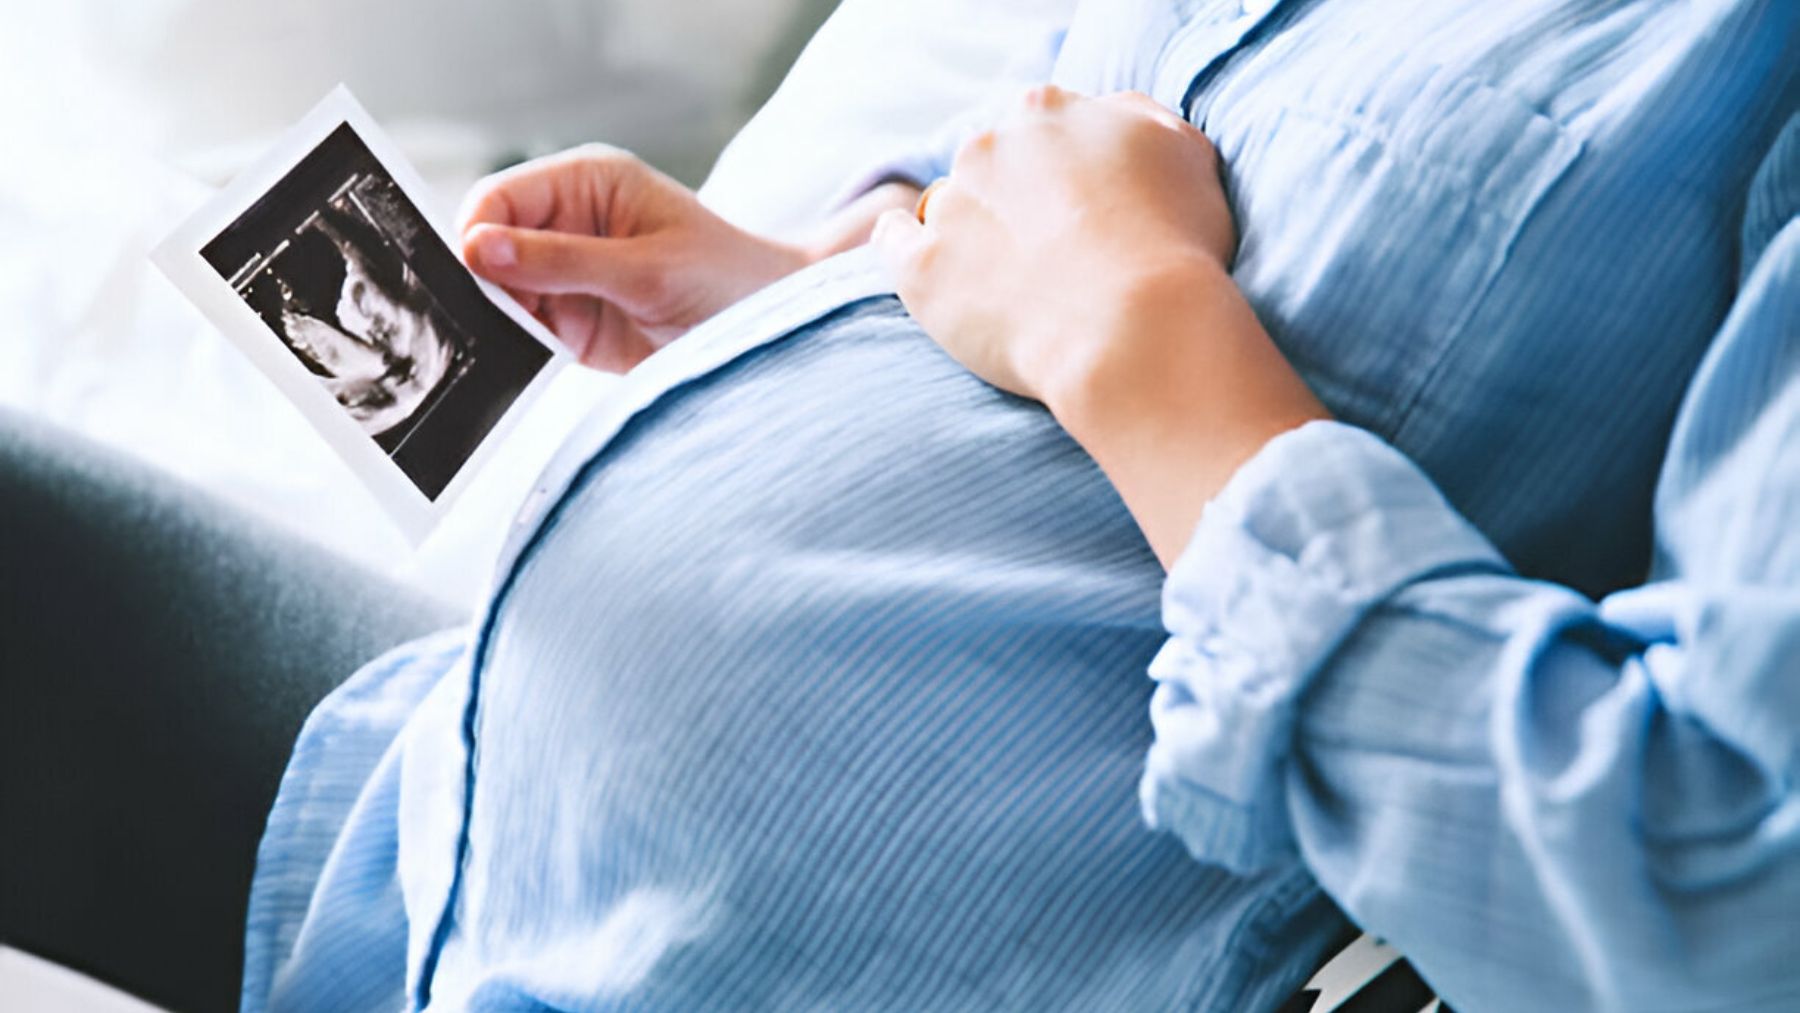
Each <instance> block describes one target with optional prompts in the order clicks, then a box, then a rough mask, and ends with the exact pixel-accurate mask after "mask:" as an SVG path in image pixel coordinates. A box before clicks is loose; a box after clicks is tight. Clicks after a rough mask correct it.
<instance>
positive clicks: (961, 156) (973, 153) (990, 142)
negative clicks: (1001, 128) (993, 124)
mask: <svg viewBox="0 0 1800 1013" xmlns="http://www.w3.org/2000/svg"><path fill="white" fill-rule="evenodd" d="M995 136H996V135H995V133H994V131H992V130H983V131H981V132H980V133H978V134H975V135H974V136H972V137H970V138H968V139H967V140H965V141H963V142H962V144H961V145H960V146H959V147H958V148H957V149H956V157H955V158H953V159H952V160H951V162H950V172H951V174H953V175H962V174H966V173H967V172H968V171H969V170H971V169H973V168H974V167H975V166H977V165H980V164H982V163H984V162H986V161H987V160H988V159H989V158H990V157H992V156H993V153H994V142H995Z"/></svg>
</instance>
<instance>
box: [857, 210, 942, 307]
mask: <svg viewBox="0 0 1800 1013" xmlns="http://www.w3.org/2000/svg"><path fill="white" fill-rule="evenodd" d="M869 245H870V246H872V247H874V248H875V254H876V257H877V258H878V259H879V260H880V261H881V265H882V267H883V268H884V269H885V270H886V272H887V276H888V280H889V281H890V282H892V283H893V285H894V290H895V291H896V292H898V293H900V299H901V301H902V302H905V303H907V305H908V306H909V307H910V306H911V305H912V296H914V295H916V294H917V291H918V281H919V279H920V278H921V277H922V276H923V274H924V265H925V260H926V251H928V250H929V249H930V248H931V237H930V234H929V233H927V232H926V231H925V226H924V225H922V224H920V223H919V220H918V219H917V218H914V217H913V216H912V215H910V214H907V213H906V212H905V211H902V210H899V209H895V210H892V211H884V212H882V215H881V217H880V218H877V219H875V229H874V231H873V232H872V233H870V235H869Z"/></svg>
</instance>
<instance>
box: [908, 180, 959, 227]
mask: <svg viewBox="0 0 1800 1013" xmlns="http://www.w3.org/2000/svg"><path fill="white" fill-rule="evenodd" d="M948 182H950V180H949V178H948V177H939V178H938V179H934V180H932V181H931V185H930V186H928V187H926V188H925V189H924V190H923V191H921V192H920V194H919V203H917V204H915V205H913V217H914V218H917V219H918V220H919V224H920V225H923V224H925V208H926V207H927V206H928V205H930V204H931V198H932V196H933V195H935V194H936V193H937V192H938V189H939V188H940V187H942V186H943V185H944V184H945V183H948Z"/></svg>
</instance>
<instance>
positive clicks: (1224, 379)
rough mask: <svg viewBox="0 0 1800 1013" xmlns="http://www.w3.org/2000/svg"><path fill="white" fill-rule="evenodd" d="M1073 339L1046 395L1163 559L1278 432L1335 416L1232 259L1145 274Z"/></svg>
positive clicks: (1176, 551) (1178, 548)
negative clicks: (1084, 336) (1289, 360)
mask: <svg viewBox="0 0 1800 1013" xmlns="http://www.w3.org/2000/svg"><path fill="white" fill-rule="evenodd" d="M1115 310H1116V312H1114V313H1111V314H1109V318H1102V319H1101V321H1100V322H1099V323H1098V325H1097V330H1098V331H1100V332H1101V333H1098V334H1093V335H1090V336H1088V338H1089V339H1088V340H1084V341H1080V342H1069V343H1066V344H1065V345H1064V346H1063V347H1065V348H1071V349H1075V350H1076V352H1075V354H1073V355H1071V356H1070V358H1069V361H1067V362H1066V363H1065V364H1064V365H1063V367H1062V368H1061V369H1060V370H1059V372H1060V373H1061V376H1060V377H1059V378H1058V379H1057V380H1056V381H1054V382H1053V383H1050V384H1048V385H1047V387H1046V391H1045V403H1046V404H1047V405H1048V406H1049V407H1050V410H1051V411H1052V413H1054V414H1055V415H1056V417H1057V420H1058V421H1059V422H1061V423H1062V425H1063V426H1064V428H1066V429H1067V430H1068V431H1069V433H1070V435H1072V436H1073V437H1074V438H1075V439H1076V441H1077V442H1079V443H1080V444H1081V445H1082V446H1083V448H1085V449H1086V450H1087V451H1088V453H1089V454H1090V455H1092V456H1093V458H1094V459H1095V460H1096V461H1097V462H1098V463H1099V464H1100V467H1101V468H1102V469H1103V470H1104V471H1105V472H1106V475H1107V478H1108V479H1110V480H1111V481H1112V483H1113V485H1114V486H1116V487H1117V488H1118V490H1119V494H1120V496H1121V497H1122V498H1123V499H1124V500H1125V503H1126V505H1127V506H1128V507H1129V508H1130V509H1131V512H1132V515H1133V516H1134V517H1135V518H1136V519H1137V522H1138V525H1139V526H1140V527H1141V528H1142V529H1143V531H1144V534H1145V537H1146V538H1147V539H1148V540H1149V542H1150V545H1151V548H1153V549H1154V550H1155V551H1156V554H1157V557H1158V558H1159V559H1161V560H1162V562H1163V565H1164V566H1165V567H1167V566H1170V565H1173V563H1174V561H1175V559H1176V558H1177V557H1178V556H1180V555H1181V552H1182V550H1183V549H1184V548H1185V547H1186V545H1187V543H1188V538H1189V535H1190V534H1191V533H1192V531H1193V529H1194V524H1195V522H1196V521H1198V520H1199V518H1200V514H1201V511H1202V510H1204V509H1205V506H1206V504H1207V502H1208V501H1209V500H1211V499H1212V498H1213V496H1214V495H1216V494H1217V493H1218V491H1219V490H1220V489H1221V488H1222V487H1223V486H1224V485H1225V483H1226V481H1227V480H1229V479H1230V477H1231V475H1232V473H1233V472H1235V471H1236V470H1237V468H1238V466H1239V465H1241V464H1243V463H1244V462H1245V461H1247V460H1249V459H1250V458H1251V457H1252V456H1253V455H1254V454H1255V453H1256V452H1257V450H1258V449H1260V448H1261V447H1262V446H1263V445H1264V444H1265V443H1267V442H1268V441H1269V440H1270V439H1271V438H1272V437H1274V436H1276V435H1278V434H1280V433H1283V432H1286V431H1287V430H1289V429H1292V428H1294V427H1295V426H1298V425H1301V424H1304V423H1305V422H1308V421H1311V420H1313V419H1321V418H1326V417H1328V415H1327V413H1326V411H1325V409H1324V407H1323V406H1321V405H1320V404H1319V401H1318V399H1317V398H1315V397H1314V396H1313V395H1312V392H1311V391H1310V390H1308V389H1307V387H1306V385H1305V384H1304V383H1303V382H1302V381H1301V380H1300V378H1299V377H1298V376H1297V375H1296V374H1295V373H1294V372H1293V370H1292V369H1291V368H1290V367H1288V365H1287V364H1286V362H1285V361H1284V360H1283V359H1282V358H1281V353H1280V352H1279V351H1278V350H1277V349H1276V348H1275V345H1274V343H1273V342H1272V341H1271V340H1270V339H1269V336H1268V334H1267V332H1265V331H1264V330H1263V327H1262V325H1261V323H1260V322H1258V320H1257V319H1256V315H1255V313H1253V312H1252V311H1251V309H1250V306H1249V304H1248V303H1247V302H1245V301H1244V298H1243V296H1242V295H1240V294H1239V292H1238V290H1237V288H1236V287H1235V286H1234V285H1233V284H1232V282H1231V278H1230V276H1229V275H1228V274H1227V273H1226V271H1225V270H1224V268H1222V267H1220V266H1218V265H1217V264H1216V263H1211V262H1208V261H1205V260H1199V259H1196V260H1193V261H1184V262H1181V263H1177V264H1173V265H1170V266H1168V267H1167V268H1163V269H1159V270H1156V271H1152V272H1147V273H1146V274H1145V275H1144V277H1143V280H1142V281H1141V282H1140V283H1138V284H1136V285H1134V286H1133V287H1132V288H1131V289H1130V290H1129V291H1128V292H1127V294H1126V296H1125V297H1124V298H1122V299H1120V300H1118V302H1117V305H1116V308H1115Z"/></svg>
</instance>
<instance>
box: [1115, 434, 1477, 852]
mask: <svg viewBox="0 0 1800 1013" xmlns="http://www.w3.org/2000/svg"><path fill="white" fill-rule="evenodd" d="M1505 566H1506V564H1505V562H1504V561H1503V560H1502V559H1501V558H1500V556H1499V555H1498V553H1497V552H1496V551H1495V550H1494V548H1493V547H1492V546H1491V545H1490V544H1489V543H1488V542H1487V540H1486V539H1485V538H1483V537H1482V536H1481V534H1480V533H1479V532H1477V531H1476V530H1475V529H1474V528H1473V527H1472V526H1471V525H1470V524H1469V523H1468V522H1467V521H1466V520H1464V519H1463V518H1462V517H1461V516H1460V515H1459V514H1457V513H1456V511H1455V510H1454V509H1453V508H1452V507H1451V506H1450V505H1449V503H1448V502H1446V501H1445V499H1444V498H1443V496H1442V494H1441V493H1439V492H1438V491H1437V489H1436V487H1434V486H1433V485H1432V484H1431V481H1430V480H1429V479H1427V478H1426V477H1425V475H1424V474H1423V473H1422V472H1420V471H1419V469H1418V467H1417V466H1416V465H1414V464H1413V463H1412V462H1411V461H1409V460H1407V459H1406V458H1405V457H1404V456H1402V455H1401V454H1400V453H1399V452H1398V451H1396V450H1394V449H1393V448H1392V447H1389V446H1388V445H1387V444H1386V443H1383V442H1382V441H1381V440H1379V439H1377V438H1376V437H1374V436H1372V435H1370V434H1368V433H1366V432H1364V431H1362V430H1360V429H1356V428H1353V427H1351V426H1347V425H1343V424H1341V423H1336V422H1313V423H1309V424H1307V425H1305V426H1302V427H1300V428H1299V429H1296V430H1293V431H1291V432H1288V433H1285V434H1283V435H1281V436H1279V437H1277V438H1276V439H1274V440H1272V441H1270V442H1269V444H1268V445H1267V446H1266V447H1264V448H1263V450H1262V451H1261V452H1260V453H1258V454H1257V456H1256V457H1254V458H1252V459H1251V460H1250V461H1249V462H1248V463H1247V464H1245V465H1244V466H1243V467H1242V468H1240V469H1239V470H1238V472H1237V474H1236V475H1235V476H1233V478H1232V480H1231V482H1230V483H1229V484H1228V485H1227V486H1226V487H1225V489H1224V490H1223V491H1222V492H1221V493H1220V494H1219V496H1218V497H1217V498H1215V499H1214V500H1213V501H1212V503H1211V504H1209V505H1208V506H1207V508H1206V511H1205V513H1204V514H1203V515H1202V517H1201V519H1200V522H1199V524H1198V526H1197V527H1196V528H1195V531H1194V537H1193V539H1192V541H1190V542H1189V544H1188V548H1187V550H1186V551H1185V552H1183V553H1182V555H1181V557H1180V559H1178V560H1177V561H1176V563H1175V566H1174V567H1173V568H1172V569H1171V570H1170V572H1169V579H1168V582H1167V584H1166V585H1165V587H1164V591H1163V621H1164V624H1165V625H1166V626H1167V628H1168V632H1169V634H1170V640H1169V641H1168V643H1167V644H1165V645H1164V647H1163V649H1162V651H1161V652H1160V653H1158V654H1157V656H1156V658H1155V660H1154V661H1152V662H1151V665H1150V676H1151V678H1152V679H1154V680H1155V681H1156V683H1157V688H1156V693H1155V696H1154V697H1153V698H1152V701H1151V707H1150V710H1151V722H1152V724H1153V726H1154V728H1155V732H1156V740H1155V742H1154V743H1153V744H1152V746H1151V748H1150V753H1149V757H1148V761H1147V764H1146V769H1145V772H1144V776H1143V780H1142V782H1141V784H1140V801H1141V804H1142V806H1143V813H1144V818H1145V820H1146V821H1147V822H1148V823H1149V824H1150V826H1152V827H1154V828H1158V829H1163V830H1168V831H1171V832H1173V833H1175V834H1176V835H1177V836H1179V837H1180V838H1181V839H1182V841H1183V842H1184V843H1185V844H1186V845H1187V847H1188V850H1189V851H1190V852H1192V853H1193V855H1194V857H1195V858H1197V859H1199V860H1201V861H1204V862H1208V863H1213V864H1221V865H1225V866H1227V867H1229V868H1232V869H1235V870H1237V871H1240V872H1250V871H1254V870H1257V869H1261V868H1266V867H1268V866H1272V865H1274V864H1277V863H1278V862H1281V861H1283V860H1286V859H1288V858H1290V857H1292V856H1293V855H1294V843H1293V834H1292V829H1291V826H1290V824H1289V819H1288V815H1287V805H1286V799H1285V792H1284V790H1283V787H1282V784H1283V773H1284V768H1285V764H1286V760H1287V757H1288V755H1289V752H1290V749H1291V743H1292V739H1293V733H1294V725H1295V713H1296V710H1297V707H1298V704H1299V699H1300V697H1301V695H1302V694H1303V693H1304V691H1305V690H1306V688H1307V686H1308V685H1309V684H1310V683H1311V681H1312V678H1313V676H1314V674H1315V673H1316V672H1317V671H1318V670H1319V669H1320V668H1321V667H1322V666H1323V665H1324V664H1325V662H1326V661H1327V660H1328V659H1329V658H1330V657H1331V655H1332V653H1333V652H1334V651H1335V650H1336V648H1337V646H1338V644H1339V643H1341V642H1342V641H1343V639H1344V637H1345V636H1346V635H1347V634H1348V633H1349V632H1350V631H1351V630H1352V629H1354V628H1355V626H1356V625H1357V623H1358V622H1359V621H1361V619H1362V618H1363V616H1364V615H1366V614H1367V613H1368V612H1369V611H1370V610H1371V609H1373V608H1374V607H1375V606H1377V605H1379V604H1380V603H1381V602H1383V601H1385V600H1386V599H1387V598H1388V597H1389V596H1391V595H1393V594H1394V593H1395V592H1396V591H1398V590H1399V589H1401V588H1402V587H1404V586H1406V585H1408V584H1411V583H1413V582H1415V581H1419V580H1423V579H1427V578H1430V577H1433V576H1437V575H1442V574H1447V573H1464V572H1470V571H1492V570H1504V569H1505Z"/></svg>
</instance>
